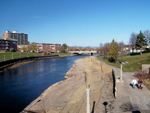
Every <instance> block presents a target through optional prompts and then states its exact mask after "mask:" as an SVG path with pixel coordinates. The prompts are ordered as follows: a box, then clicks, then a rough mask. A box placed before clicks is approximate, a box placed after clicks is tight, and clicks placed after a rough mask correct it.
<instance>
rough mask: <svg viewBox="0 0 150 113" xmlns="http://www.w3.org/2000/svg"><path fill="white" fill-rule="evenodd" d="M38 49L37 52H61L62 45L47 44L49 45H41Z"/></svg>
mask: <svg viewBox="0 0 150 113" xmlns="http://www.w3.org/2000/svg"><path fill="white" fill-rule="evenodd" d="M37 46H38V49H37V51H39V52H42V51H48V52H61V44H47V43H41V44H37Z"/></svg>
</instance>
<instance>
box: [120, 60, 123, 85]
mask: <svg viewBox="0 0 150 113" xmlns="http://www.w3.org/2000/svg"><path fill="white" fill-rule="evenodd" d="M120 74H121V77H120V80H121V82H123V81H122V62H121V73H120Z"/></svg>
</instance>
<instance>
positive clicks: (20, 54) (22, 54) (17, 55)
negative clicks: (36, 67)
mask: <svg viewBox="0 0 150 113" xmlns="http://www.w3.org/2000/svg"><path fill="white" fill-rule="evenodd" d="M4 55H5V60H8V59H12V56H13V58H21V57H27V56H28V57H29V56H40V55H42V53H26V52H6V53H0V61H1V60H4Z"/></svg>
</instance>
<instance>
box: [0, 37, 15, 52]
mask: <svg viewBox="0 0 150 113" xmlns="http://www.w3.org/2000/svg"><path fill="white" fill-rule="evenodd" d="M0 50H1V51H5V50H7V51H9V50H14V51H17V40H16V39H11V38H5V37H0Z"/></svg>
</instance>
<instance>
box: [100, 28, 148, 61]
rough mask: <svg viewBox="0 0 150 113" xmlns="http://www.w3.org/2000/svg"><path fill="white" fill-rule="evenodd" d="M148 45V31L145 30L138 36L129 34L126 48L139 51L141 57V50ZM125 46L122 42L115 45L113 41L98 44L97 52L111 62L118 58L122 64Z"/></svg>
mask: <svg viewBox="0 0 150 113" xmlns="http://www.w3.org/2000/svg"><path fill="white" fill-rule="evenodd" d="M149 43H150V31H149V30H146V31H144V33H142V31H140V33H139V34H136V33H131V36H130V39H129V46H128V47H129V48H130V49H132V50H134V49H140V53H141V55H142V50H143V48H145V46H147V45H148V44H149ZM125 46H126V45H125V44H124V42H119V43H117V42H115V40H114V39H113V40H112V42H111V43H105V44H103V43H100V46H99V48H98V50H97V51H98V52H99V53H101V54H102V55H104V57H105V58H108V60H109V61H111V62H116V61H117V59H118V57H120V61H121V62H122V59H123V56H124V55H125V54H126V51H124V47H125ZM132 52H133V51H132ZM129 53H130V51H129Z"/></svg>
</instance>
